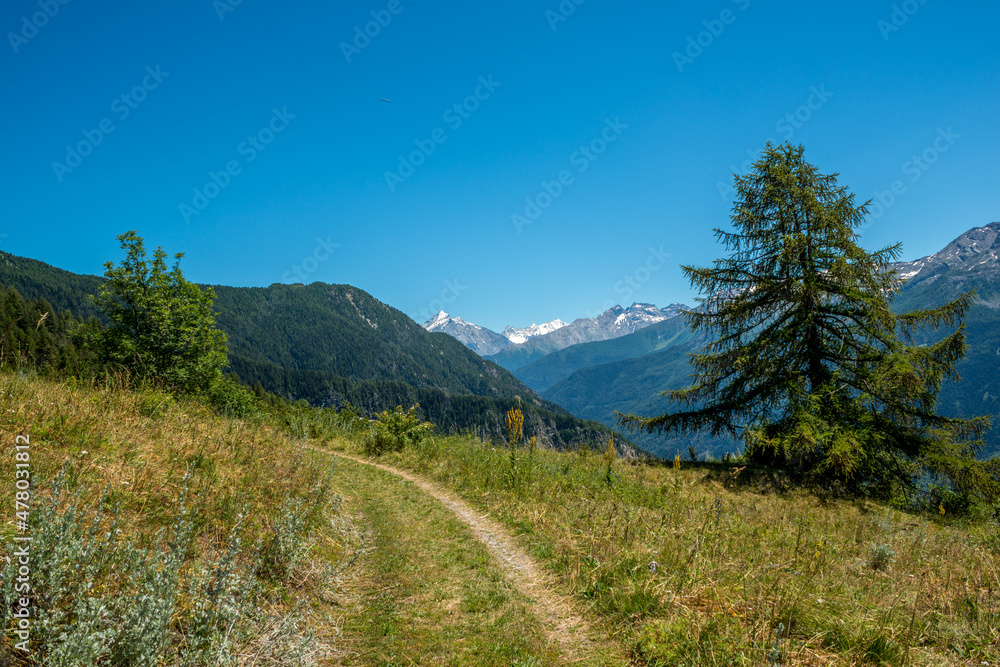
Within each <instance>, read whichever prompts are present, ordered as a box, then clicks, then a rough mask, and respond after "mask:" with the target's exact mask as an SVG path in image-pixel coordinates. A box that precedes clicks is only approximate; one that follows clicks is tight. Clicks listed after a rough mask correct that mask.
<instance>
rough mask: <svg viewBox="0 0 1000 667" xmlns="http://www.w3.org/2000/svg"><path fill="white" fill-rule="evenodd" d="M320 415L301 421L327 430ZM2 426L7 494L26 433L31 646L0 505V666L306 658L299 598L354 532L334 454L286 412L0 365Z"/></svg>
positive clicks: (332, 564)
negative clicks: (310, 447)
mask: <svg viewBox="0 0 1000 667" xmlns="http://www.w3.org/2000/svg"><path fill="white" fill-rule="evenodd" d="M323 419H326V418H325V417H323V418H313V419H312V420H307V421H308V422H309V423H308V424H307V425H306V427H305V431H307V432H305V433H302V434H301V435H303V436H306V437H308V436H309V435H311V433H312V432H313V431H317V430H323V429H329V428H331V426H330V425H329V424H327V425H324V424H323V423H322V420H323ZM317 420H318V421H317ZM0 432H2V437H3V442H4V443H5V446H4V448H3V451H4V460H0V489H2V490H0V493H3V494H4V496H3V497H7V498H11V499H13V497H14V496H13V493H14V472H13V471H14V456H13V452H12V449H13V443H14V439H15V437H16V436H18V435H22V436H27V438H28V439H29V441H30V462H31V473H32V476H31V485H32V489H33V490H32V498H31V510H30V512H31V514H30V533H29V534H30V536H31V538H32V542H31V547H30V551H31V575H30V585H31V592H30V595H29V598H30V600H29V607H30V608H31V610H32V614H33V616H32V619H31V643H30V646H29V648H30V653H26V652H24V651H22V650H20V649H18V648H15V646H14V642H15V641H17V637H16V636H13V635H12V634H11V632H10V630H11V629H12V627H13V625H14V619H12V618H11V613H12V610H13V609H14V608H15V604H14V603H15V601H17V600H16V598H17V597H19V596H21V595H24V594H23V593H17V592H16V591H15V590H14V589H13V584H14V581H15V573H16V570H17V567H18V565H17V559H16V558H13V559H12V558H10V556H11V555H12V552H13V544H14V543H13V541H12V539H11V538H12V537H13V536H14V535H15V534H22V533H18V532H16V531H15V526H14V525H13V522H11V521H9V519H11V518H12V517H11V516H4V520H5V523H4V525H3V527H2V528H0V597H2V607H0V628H2V630H3V631H4V632H3V639H2V641H0V664H3V665H42V664H44V665H67V666H70V665H74V666H76V665H115V666H119V665H122V666H129V665H136V666H140V665H150V666H152V665H229V664H232V665H235V664H245V663H247V662H248V661H249V660H250V658H249V657H248V656H252V664H262V665H263V664H269V665H277V664H281V665H311V664H316V662H317V660H318V657H319V655H320V654H321V652H322V650H323V647H322V646H321V645H320V642H319V641H318V640H317V639H316V636H315V634H316V633H315V628H314V627H313V623H314V622H313V621H312V620H310V619H309V618H307V615H306V614H305V613H304V610H305V607H303V605H304V604H305V605H309V604H321V602H322V598H323V595H324V591H325V590H326V588H327V587H328V585H329V584H330V583H331V582H330V579H329V577H331V576H333V574H334V572H335V570H336V566H337V563H338V562H341V561H343V560H344V559H345V558H346V557H347V556H348V553H347V552H348V550H349V548H350V545H349V544H347V541H346V540H345V539H342V538H343V533H342V531H338V530H337V525H339V523H340V519H339V517H338V507H339V500H338V499H337V498H335V497H331V495H330V493H329V492H328V489H329V484H328V482H329V478H328V477H329V474H330V471H329V463H328V462H327V463H326V464H323V463H321V462H320V460H319V459H317V458H316V457H314V456H312V455H311V454H307V453H306V452H305V450H303V449H302V448H301V447H299V446H297V445H295V444H293V443H292V441H291V438H290V437H289V436H290V434H291V432H290V428H289V424H288V423H278V422H276V421H273V420H271V419H269V418H268V417H266V416H263V415H258V416H257V417H256V418H253V419H235V418H228V417H220V416H218V415H217V414H216V413H215V412H213V411H212V410H211V409H209V408H208V407H207V406H206V405H204V404H202V403H199V402H197V401H195V400H189V399H184V398H175V397H172V396H169V395H166V394H163V393H160V392H157V391H156V390H153V389H144V390H141V391H128V390H123V389H121V388H119V387H116V386H115V384H114V383H113V382H106V383H105V384H103V385H101V386H99V387H92V386H89V385H87V384H85V383H77V382H73V381H70V382H68V383H67V382H63V383H59V382H52V381H48V380H44V379H41V378H36V377H32V376H31V375H25V374H22V373H3V374H0ZM5 470H6V471H7V472H6V473H5V472H3V471H5ZM4 504H5V505H8V504H9V505H11V508H10V510H9V511H10V512H12V510H13V506H12V502H11V503H6V502H5V503H4ZM320 537H323V540H322V543H323V544H322V548H320V546H319V544H318V542H319V538H320ZM297 599H299V600H301V602H297V601H296V600H297Z"/></svg>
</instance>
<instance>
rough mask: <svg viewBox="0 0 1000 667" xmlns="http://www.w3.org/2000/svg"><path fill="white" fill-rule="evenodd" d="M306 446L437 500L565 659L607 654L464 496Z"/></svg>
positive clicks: (548, 581)
mask: <svg viewBox="0 0 1000 667" xmlns="http://www.w3.org/2000/svg"><path fill="white" fill-rule="evenodd" d="M309 449H312V450H313V451H316V452H322V453H324V454H332V455H335V456H342V457H344V458H346V459H350V460H351V461H354V462H356V463H360V464H363V465H369V466H372V467H374V468H377V469H379V470H382V471H384V472H387V473H389V474H391V475H395V476H397V477H400V478H402V479H405V480H407V481H408V482H411V483H412V484H413V485H414V486H416V487H417V488H419V489H420V490H422V491H423V492H424V493H426V494H427V495H429V496H431V497H432V498H434V499H435V500H437V501H438V502H440V503H441V504H442V505H444V506H445V507H446V508H448V509H449V510H450V511H451V512H453V513H454V514H455V516H456V517H458V519H459V520H461V521H462V523H464V524H465V525H466V526H468V527H469V528H470V529H471V530H472V533H473V534H474V535H475V536H476V538H477V539H478V540H479V541H481V542H482V543H483V544H485V545H486V547H487V548H488V549H489V551H490V553H492V554H493V556H494V557H495V558H496V559H497V560H498V561H499V562H500V563H501V564H502V566H503V568H504V569H505V570H506V571H507V572H508V574H509V576H510V581H511V583H513V584H514V586H515V587H516V588H517V589H518V590H519V591H520V593H521V594H522V595H524V596H525V597H526V598H528V599H529V600H531V601H532V602H533V603H534V604H535V605H536V608H535V610H534V611H535V614H536V616H537V617H538V620H539V622H540V623H541V625H542V629H543V631H544V632H545V634H546V637H547V639H548V640H549V642H550V644H551V645H553V646H556V647H558V649H559V652H560V654H561V655H562V657H563V659H564V660H565V662H567V663H579V662H582V661H585V660H588V659H594V658H598V659H600V657H602V656H606V657H609V658H611V655H609V648H610V647H606V646H601V645H599V644H597V643H595V642H594V641H593V640H592V639H591V638H590V637H589V636H588V635H593V634H594V633H593V630H592V628H591V627H590V626H589V625H588V624H587V623H586V621H584V620H583V619H582V618H581V617H580V616H579V615H578V614H577V613H576V612H575V611H574V610H573V608H572V605H571V604H570V603H569V602H568V601H567V600H566V599H565V598H563V597H560V596H558V595H555V594H553V593H552V591H553V590H554V588H555V581H554V580H553V579H552V578H551V577H550V576H548V575H546V574H545V573H543V572H542V570H541V568H540V567H539V566H538V564H537V563H536V562H535V561H534V560H533V559H532V558H531V557H530V556H529V555H528V554H527V553H525V551H524V550H523V549H521V548H520V547H519V546H518V545H517V543H516V542H515V541H514V538H513V537H512V536H511V535H510V533H509V532H508V531H507V530H506V529H505V528H503V527H502V526H501V525H499V524H498V523H496V522H495V521H493V520H491V519H489V518H488V517H486V516H481V515H480V514H479V513H478V512H477V511H476V510H474V509H473V508H472V507H471V506H470V505H468V504H467V503H466V502H464V501H462V500H459V499H458V498H456V497H454V496H453V495H451V494H450V493H448V492H446V491H444V490H443V489H442V488H441V487H439V486H437V485H436V484H433V483H431V482H429V481H427V480H426V479H423V478H421V477H418V476H416V475H413V474H411V473H408V472H406V471H404V470H399V469H398V468H393V467H392V466H387V465H383V464H381V463H376V462H374V461H370V460H367V459H364V458H360V457H357V456H353V455H351V454H346V453H344V452H340V451H332V450H327V449H320V448H318V447H309ZM603 643H604V642H602V644H603ZM602 662H603V661H602ZM614 662H617V660H615V661H614ZM598 664H599V663H598Z"/></svg>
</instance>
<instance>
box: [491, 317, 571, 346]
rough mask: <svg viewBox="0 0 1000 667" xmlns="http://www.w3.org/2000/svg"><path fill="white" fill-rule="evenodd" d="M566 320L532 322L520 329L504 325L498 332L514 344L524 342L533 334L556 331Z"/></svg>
mask: <svg viewBox="0 0 1000 667" xmlns="http://www.w3.org/2000/svg"><path fill="white" fill-rule="evenodd" d="M566 324H567V323H566V322H563V321H562V320H559V319H555V320H552V321H551V322H545V323H544V324H534V323H532V325H531V326H530V327H524V328H521V329H515V328H514V327H512V326H508V327H506V328H505V329H504V330H503V331H501V332H500V334H501V335H502V336H504V337H505V338H506V339H507V340H509V341H510V342H511V343H513V344H515V345H519V344H521V343H524V342H525V341H527V340H528V339H529V338H534V337H535V336H544V335H545V334H550V333H552V332H553V331H558V330H559V329H562V328H563V327H564V326H566Z"/></svg>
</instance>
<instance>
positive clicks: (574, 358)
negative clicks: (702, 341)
mask: <svg viewBox="0 0 1000 667" xmlns="http://www.w3.org/2000/svg"><path fill="white" fill-rule="evenodd" d="M692 337H693V334H692V333H691V331H690V330H689V329H688V328H687V326H686V325H685V323H684V318H683V317H672V318H670V319H669V320H665V321H663V322H657V323H656V324H652V325H650V326H648V327H646V328H644V329H640V330H639V331H636V332H635V333H632V334H629V335H627V336H622V337H621V338H614V339H611V340H603V341H598V342H595V343H581V344H580V345H573V346H571V347H567V348H564V349H562V350H557V351H555V352H553V353H551V354H548V355H546V356H544V357H542V358H541V359H539V360H537V361H534V362H532V363H530V364H528V365H527V366H523V367H521V368H518V369H515V371H514V375H516V376H517V377H518V379H520V380H521V381H522V382H524V383H525V384H526V385H528V386H529V387H531V388H532V389H534V390H535V391H538V392H544V391H546V390H547V389H549V388H550V387H552V386H553V385H555V384H557V383H559V382H560V381H562V380H564V379H566V378H568V377H569V376H570V375H572V374H573V373H575V372H576V371H578V370H580V369H582V368H588V367H591V366H598V365H600V364H606V363H611V362H613V361H619V360H622V359H632V358H634V357H641V356H644V355H647V354H650V353H652V352H657V351H659V350H665V349H667V348H669V347H673V346H675V345H682V344H684V343H686V342H688V341H690V340H691V339H692Z"/></svg>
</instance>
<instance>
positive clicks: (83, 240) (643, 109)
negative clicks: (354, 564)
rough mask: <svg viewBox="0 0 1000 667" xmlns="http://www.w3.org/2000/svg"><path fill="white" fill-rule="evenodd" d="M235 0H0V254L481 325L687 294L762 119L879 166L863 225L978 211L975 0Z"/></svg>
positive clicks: (984, 17)
mask: <svg viewBox="0 0 1000 667" xmlns="http://www.w3.org/2000/svg"><path fill="white" fill-rule="evenodd" d="M234 1H235V0H218V1H217V2H215V3H213V1H212V0H174V1H173V2H170V3H158V2H157V3H152V2H133V3H108V2H98V1H90V0H87V1H85V0H70V1H69V2H68V3H67V4H64V5H62V4H59V3H58V0H41V2H39V0H34V1H28V0H11V1H10V2H7V3H4V7H3V9H2V10H0V27H2V30H3V32H4V34H5V38H4V44H2V45H0V86H2V88H0V89H2V90H3V93H4V104H3V120H4V122H3V134H4V146H3V152H2V155H3V160H2V167H0V169H2V171H0V178H2V182H3V192H4V196H3V197H2V198H0V233H2V234H5V235H6V236H3V237H2V239H0V248H2V249H3V250H6V251H9V252H13V253H15V254H19V255H25V256H29V257H34V258H37V259H41V260H43V261H46V262H48V263H50V264H54V265H56V266H60V267H63V268H65V269H69V270H71V271H76V272H82V273H95V274H99V273H101V272H102V271H103V268H102V263H103V262H104V261H105V260H108V259H114V260H117V259H119V258H120V251H119V249H118V243H117V241H116V240H115V236H116V235H117V234H120V233H122V232H124V231H125V230H128V229H132V228H134V229H137V230H138V231H139V233H140V234H141V235H142V236H143V237H144V238H145V239H146V241H147V243H148V245H149V246H151V247H153V246H157V245H162V246H163V247H164V248H165V249H166V250H167V252H169V253H174V252H177V251H183V252H185V253H186V257H185V259H184V261H183V264H182V267H183V268H184V271H185V274H186V275H187V276H188V277H189V278H190V279H192V280H195V281H198V282H202V283H213V284H227V285H269V284H271V283H275V282H300V281H302V279H301V278H300V277H296V276H295V274H294V273H293V272H292V271H293V267H296V266H297V267H299V272H300V273H301V275H302V276H303V277H304V278H305V279H306V280H305V281H306V282H313V281H323V282H330V283H349V284H352V285H356V286H358V287H360V288H362V289H365V290H367V291H368V292H370V293H372V294H373V295H374V296H376V297H377V298H379V299H381V300H383V301H385V302H386V303H389V304H390V305H392V306H395V307H397V308H399V309H401V310H402V311H404V312H406V313H407V314H409V315H411V316H412V317H414V318H415V319H421V318H423V317H426V316H429V315H430V314H431V311H434V310H436V308H437V307H438V306H440V305H441V304H442V302H447V303H446V304H445V309H446V310H447V311H448V312H449V313H452V314H453V315H459V316H461V317H463V318H465V319H467V320H470V321H473V322H477V323H480V324H483V325H486V326H490V327H492V328H496V329H499V328H502V327H503V326H505V325H506V324H514V325H527V324H529V323H531V322H532V321H535V322H541V321H543V320H549V319H554V318H556V317H558V318H561V319H563V320H566V321H570V320H572V319H574V318H577V317H583V316H587V315H592V314H595V313H596V312H598V311H599V310H601V309H602V308H603V307H605V306H606V305H607V304H609V303H613V302H621V303H623V304H624V305H627V304H628V303H631V302H632V301H644V302H653V303H656V304H658V305H665V304H667V303H670V302H672V301H690V300H691V298H692V294H691V291H690V289H689V286H688V285H687V283H686V282H685V281H684V279H683V278H682V276H681V273H680V271H679V268H678V266H679V265H680V264H695V265H704V264H707V263H709V262H711V260H712V259H713V258H715V257H716V256H718V254H719V252H720V247H719V246H718V245H717V244H716V242H715V239H714V237H713V236H712V234H711V229H712V228H713V227H716V226H725V225H726V224H728V214H729V210H730V205H731V201H730V200H728V199H727V198H726V197H725V196H724V195H725V192H724V191H720V184H721V185H726V184H728V183H730V182H731V171H732V170H733V169H734V168H735V169H737V170H739V169H740V165H741V163H743V162H744V161H745V160H746V159H747V158H748V151H749V154H754V155H755V154H757V153H759V151H760V149H761V148H762V147H763V144H764V142H765V141H766V140H767V139H768V138H774V139H777V140H784V139H791V140H792V141H793V142H795V143H802V144H804V145H805V147H806V157H807V159H808V160H809V161H810V162H813V163H814V164H816V165H817V166H819V168H820V169H821V170H822V171H825V172H840V174H841V182H842V183H844V184H846V185H848V186H849V187H850V188H851V189H852V190H853V191H854V192H855V193H857V195H858V196H859V198H862V199H867V198H869V197H872V196H874V194H875V193H876V192H886V191H891V188H892V186H893V183H894V181H895V182H896V184H895V185H896V188H897V191H898V192H900V193H901V194H899V195H894V197H895V201H894V202H893V203H892V205H891V206H888V207H887V208H886V209H885V211H884V213H883V214H882V215H880V216H879V217H878V218H877V219H874V220H873V221H872V224H871V226H870V227H869V228H868V229H867V230H866V232H865V236H864V242H865V244H866V245H867V246H869V247H875V246H880V245H884V244H888V243H892V242H896V241H902V242H903V243H904V258H906V259H912V258H916V257H919V256H922V255H925V254H928V253H931V252H934V251H936V250H938V249H939V248H941V247H942V246H943V245H945V244H946V243H947V242H948V241H950V240H951V239H952V238H954V237H955V236H957V235H958V234H960V233H961V232H963V231H965V230H966V229H968V228H970V227H973V226H977V225H982V224H985V223H988V222H992V221H994V220H997V219H1000V214H998V193H1000V178H998V175H1000V166H998V164H1000V163H998V159H997V157H998V155H1000V132H998V130H997V112H998V109H1000V49H998V48H997V46H996V34H995V33H996V26H997V25H998V24H1000V8H998V6H997V5H996V4H995V3H985V2H950V3H948V2H942V1H941V0H926V1H925V2H924V3H923V4H921V3H920V2H919V0H908V2H905V3H897V4H896V8H897V9H894V7H893V3H892V2H889V1H886V2H871V1H870V0H869V1H866V2H860V1H848V2H836V3H832V2H828V3H793V2H763V1H761V0H737V1H733V0H715V1H712V2H691V3H679V2H671V3H661V2H631V1H627V0H626V1H623V2H608V1H607V0H586V1H585V2H583V3H582V4H580V5H579V6H577V5H575V4H574V3H573V2H572V0H566V1H565V2H563V3H562V7H563V8H564V9H568V8H574V11H573V12H572V14H570V15H569V16H562V15H560V14H558V12H559V8H560V3H559V1H558V0H530V1H524V2H512V3H501V2H491V3H475V2H464V1H463V2H456V1H444V2H430V1H429V0H398V2H389V1H388V0H374V1H368V2H307V1H305V0H289V1H286V2H282V3H277V2H265V1H264V0H243V1H242V2H241V3H240V4H238V5H235V4H232V3H233V2H234ZM578 1H579V0H578ZM46 8H47V9H48V12H49V13H50V14H54V15H52V16H51V17H50V16H46V15H45V14H44V13H42V14H39V12H44V11H45V10H46ZM230 10H231V11H230ZM393 11H394V12H395V13H393ZM907 11H908V12H909V13H907ZM372 12H375V14H374V17H373V14H372ZM894 12H895V16H894ZM567 13H568V12H567ZM563 18H565V20H561V19H563ZM377 19H381V20H382V22H383V23H386V25H384V26H381V25H378V24H371V25H368V26H367V28H368V30H369V32H371V33H373V34H375V33H377V34H376V36H374V37H371V38H367V39H368V41H367V42H366V41H365V39H362V38H357V39H356V37H357V32H356V28H357V29H358V30H359V31H361V32H363V31H364V30H365V28H366V24H368V23H369V22H371V21H374V20H377ZM390 19H391V20H390ZM904 19H905V20H904ZM25 21H27V22H28V24H29V25H26V24H25ZM32 21H34V23H36V24H41V27H36V26H32V25H30V24H31V23H32ZM880 21H881V22H882V23H880ZM896 28H898V29H896ZM689 38H690V41H689ZM698 42H701V45H698ZM344 43H347V44H351V45H352V48H350V49H346V53H345V48H344V46H343V44H344ZM692 44H693V46H692ZM675 54H681V55H683V58H681V57H679V56H677V55H675ZM348 60H350V62H348ZM482 81H486V82H487V84H489V85H484V84H483V83H482ZM137 87H138V88H137ZM477 93H478V95H479V99H476V97H475V96H476V95H477ZM123 96H126V97H125V98H123ZM380 98H385V99H389V100H391V103H389V102H383V101H380ZM456 104H459V105H464V107H463V106H460V109H461V111H460V112H459V111H455V109H454V106H455V105H456ZM809 105H811V106H812V108H810V106H809ZM275 110H277V115H276V114H275ZM789 114H791V116H790V118H791V119H792V120H791V121H790V120H789V116H788V115H789ZM796 114H797V116H798V117H797V118H796ZM290 116H294V118H292V117H290ZM102 126H103V127H104V128H111V129H112V130H113V131H112V132H110V133H105V132H103V131H101V128H102ZM625 126H627V127H625ZM276 130H277V131H276ZM98 132H100V134H102V135H104V136H102V137H101V138H100V142H99V143H97V142H96V139H97V138H98V136H99V135H98ZM85 133H86V134H85ZM88 135H89V137H90V138H89V139H88ZM602 135H603V137H602ZM249 137H253V138H254V139H253V142H251V141H248V138H249ZM435 139H437V141H435ZM609 139H613V141H608V140H609ZM442 140H443V141H442ZM81 142H82V146H81ZM268 142H269V143H268ZM417 142H420V143H421V145H422V146H423V147H424V148H423V153H425V154H419V153H418V154H417V155H416V156H415V157H416V159H415V161H416V162H419V163H421V164H419V166H414V167H413V171H412V173H411V172H410V170H409V168H408V167H407V166H403V167H402V168H401V167H400V156H401V155H402V156H405V157H406V159H407V161H409V159H410V158H409V156H410V155H411V154H412V153H413V152H414V151H420V150H421V149H420V148H418V143H417ZM439 142H440V143H439ZM254 143H256V144H257V147H255V146H254ZM91 144H96V145H92V146H91ZM935 144H936V147H935ZM67 146H70V147H73V148H74V151H75V150H76V148H77V147H80V152H83V153H89V154H88V155H85V156H84V155H81V156H79V157H75V156H74V155H69V156H67ZM588 146H589V147H591V148H589V149H588V150H589V151H590V152H589V154H588V153H584V152H582V151H581V150H580V149H581V147H588ZM431 147H433V152H432V153H431V152H430V148H431ZM602 149H603V152H599V151H601V150H602ZM925 151H926V156H927V158H928V159H930V158H933V163H926V162H921V163H920V164H917V163H914V162H912V158H913V157H914V156H920V155H922V154H924V153H925ZM426 153H430V154H429V155H426ZM251 158H253V159H251ZM53 163H59V164H58V165H54V164H53ZM74 164H75V165H76V166H75V167H74V166H72V165H74ZM227 166H229V167H231V168H232V172H233V173H232V174H224V172H225V171H226V169H227ZM584 168H585V170H584ZM69 169H72V170H71V171H68V170H69ZM210 172H214V173H215V174H216V180H217V181H218V182H219V183H222V184H224V185H225V187H214V186H209V187H208V193H209V194H212V195H215V196H214V197H213V198H211V199H205V200H200V199H199V198H198V197H196V195H195V193H194V189H196V188H197V189H198V190H199V191H202V192H203V191H204V188H205V186H206V184H210V183H212V180H211V178H210ZM387 172H392V173H395V174H396V176H395V177H393V178H391V179H388V180H390V181H391V183H388V182H387V178H386V173H387ZM560 175H562V176H563V178H564V183H559V179H560ZM404 177H405V178H404ZM543 182H545V183H547V184H548V186H549V189H550V190H551V191H552V192H553V193H557V196H555V197H552V198H551V200H550V199H549V197H550V195H549V194H548V193H546V192H545V189H544V187H543V185H542V183H543ZM560 188H561V192H560ZM723 190H724V188H723ZM539 195H542V196H541V197H540V199H539ZM526 198H531V199H536V200H538V201H539V203H541V204H547V208H544V210H540V211H539V212H538V213H540V214H539V215H537V217H536V218H535V219H534V220H533V221H532V222H531V224H528V225H525V224H522V225H520V228H519V229H518V226H517V225H515V224H514V222H512V218H511V216H512V215H513V214H519V215H525V214H526V213H530V214H532V215H534V214H535V213H536V212H535V211H531V210H528V211H526V208H527V207H528V205H527V204H526V202H525V200H526ZM886 201H887V199H886ZM182 204H184V205H186V206H190V207H191V210H187V215H185V214H184V211H182V210H181V205H182ZM196 204H197V205H200V206H202V210H200V211H198V212H197V214H193V213H192V212H191V211H192V210H197V209H196V208H195V205H196ZM185 218H187V219H185ZM334 246H335V247H334ZM651 248H652V249H653V251H655V252H653V251H651ZM661 248H662V249H661ZM661 253H662V254H665V255H669V257H666V258H662V259H661V258H660V257H659V255H660V254H661ZM661 263H662V267H659V268H657V267H658V265H659V264H661ZM649 267H653V268H654V269H656V270H653V271H649V270H648V269H649ZM626 276H630V280H631V282H632V283H633V285H634V287H630V286H629V285H628V284H627V283H626V282H625V280H624V279H625V277H626ZM442 297H443V298H442Z"/></svg>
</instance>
